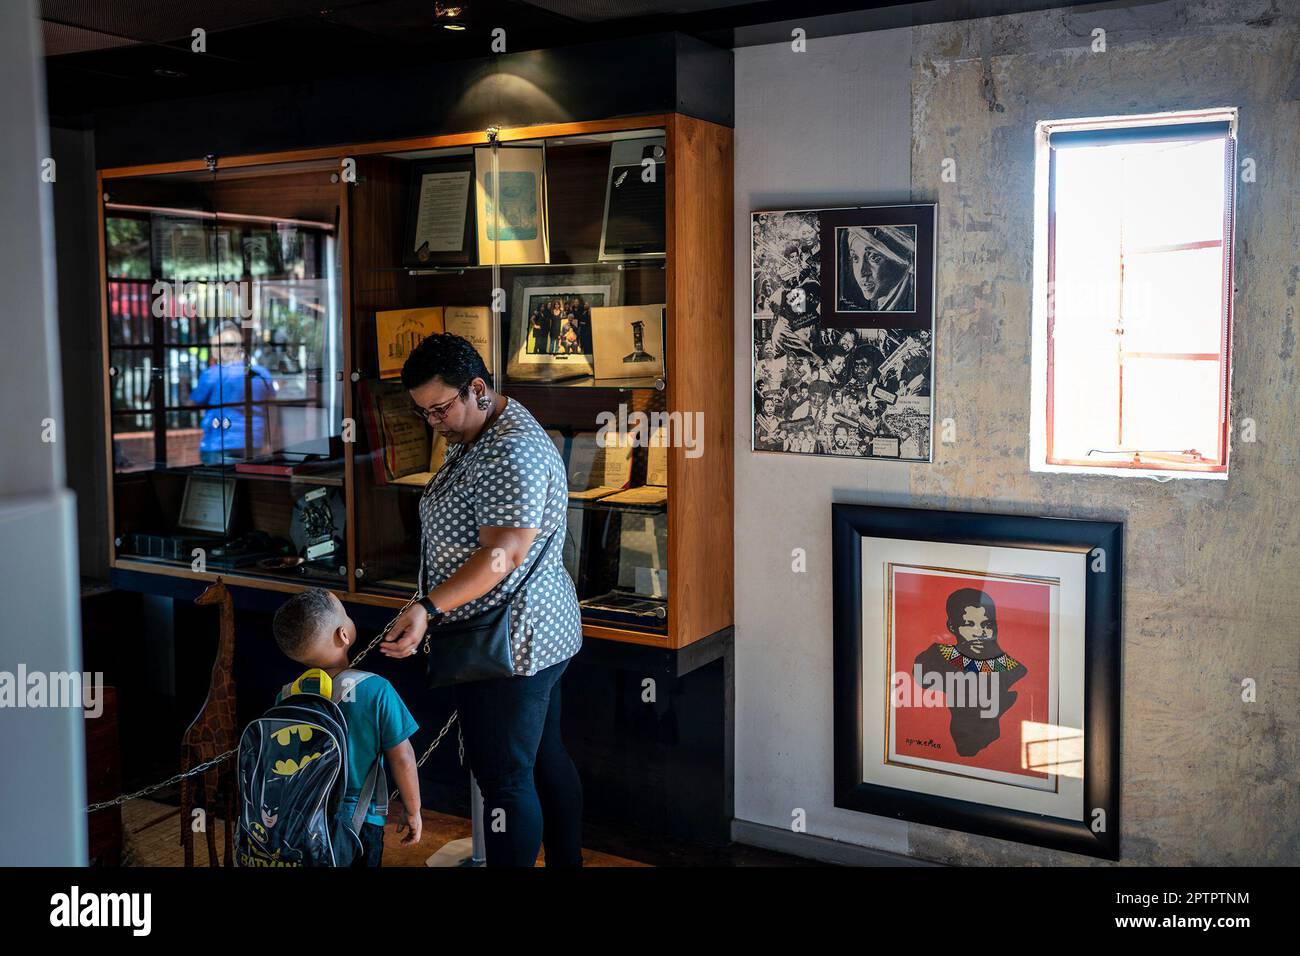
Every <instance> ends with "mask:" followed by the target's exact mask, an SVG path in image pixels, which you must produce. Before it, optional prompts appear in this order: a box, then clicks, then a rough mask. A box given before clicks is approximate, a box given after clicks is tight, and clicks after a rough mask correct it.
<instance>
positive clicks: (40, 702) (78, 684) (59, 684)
mask: <svg viewBox="0 0 1300 956" xmlns="http://www.w3.org/2000/svg"><path fill="white" fill-rule="evenodd" d="M38 707H41V708H44V707H80V708H83V709H84V710H85V711H86V716H87V717H91V718H95V717H98V716H99V715H100V714H102V713H103V712H104V674H103V672H102V671H95V672H94V673H89V672H87V673H82V672H80V671H29V670H28V669H27V665H26V664H19V665H18V669H17V670H16V671H0V708H12V709H15V710H17V709H23V708H38Z"/></svg>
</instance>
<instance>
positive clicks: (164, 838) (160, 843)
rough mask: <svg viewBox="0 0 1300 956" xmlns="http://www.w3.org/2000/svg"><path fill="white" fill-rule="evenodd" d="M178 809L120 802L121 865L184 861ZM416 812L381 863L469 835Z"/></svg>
mask: <svg viewBox="0 0 1300 956" xmlns="http://www.w3.org/2000/svg"><path fill="white" fill-rule="evenodd" d="M180 813H181V811H180V808H179V807H174V806H170V805H169V804H166V803H155V802H153V801H152V800H131V801H128V802H127V803H125V804H123V805H122V828H123V831H124V841H123V842H124V850H123V857H124V858H123V861H122V862H123V865H124V866H183V865H184V862H185V856H184V851H183V850H182V848H181V842H180ZM421 815H422V816H423V817H424V833H423V835H422V837H421V839H420V843H419V844H418V845H416V846H413V847H405V846H402V845H401V839H402V837H401V834H399V833H398V832H397V828H396V825H394V824H391V823H390V824H389V825H388V828H387V831H386V832H385V834H384V866H425V865H426V861H427V860H428V859H429V857H431V856H432V855H433V854H434V853H435V852H436V851H437V850H438V849H440V848H441V847H442V846H443V845H444V844H446V843H449V842H451V841H452V840H460V839H464V838H468V837H469V835H470V822H469V820H466V819H464V818H462V817H453V816H449V815H447V814H444V813H435V812H434V811H432V810H425V811H423V812H422V814H421ZM213 825H214V827H215V829H214V833H213V836H214V837H215V838H216V843H217V855H218V857H220V856H221V854H223V853H224V852H225V851H224V843H223V841H224V839H225V824H224V823H223V822H222V821H221V820H214V821H213ZM545 856H546V854H545V851H543V852H542V853H541V854H539V855H538V857H537V861H538V863H539V864H540V863H542V862H543V861H544V860H545ZM582 859H583V862H584V863H585V864H586V865H587V866H646V865H648V864H645V863H638V862H636V861H635V860H629V859H625V858H624V857H620V856H612V855H610V854H608V853H599V852H597V851H595V850H583V851H582ZM194 865H195V866H207V865H208V849H207V841H206V837H205V835H204V834H202V833H196V834H194Z"/></svg>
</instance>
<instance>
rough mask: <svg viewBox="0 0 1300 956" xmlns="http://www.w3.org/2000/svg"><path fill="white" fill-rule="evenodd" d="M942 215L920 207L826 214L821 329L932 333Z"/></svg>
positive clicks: (823, 222)
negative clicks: (936, 235)
mask: <svg viewBox="0 0 1300 956" xmlns="http://www.w3.org/2000/svg"><path fill="white" fill-rule="evenodd" d="M936 210H937V207H936V206H935V205H934V204H933V203H922V204H918V205H910V206H865V207H859V208H856V209H832V210H826V211H823V212H822V214H821V255H822V276H823V279H822V283H821V318H822V324H823V325H825V326H828V327H830V328H841V329H861V328H874V329H927V330H928V329H930V328H931V326H932V325H933V322H934V232H935V220H936Z"/></svg>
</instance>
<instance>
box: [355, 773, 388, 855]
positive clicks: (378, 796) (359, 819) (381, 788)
mask: <svg viewBox="0 0 1300 956" xmlns="http://www.w3.org/2000/svg"><path fill="white" fill-rule="evenodd" d="M371 800H374V801H375V813H377V814H379V816H381V817H383V816H387V815H388V774H386V773H385V772H384V755H383V754H379V755H378V756H377V757H375V762H374V763H373V764H372V765H371V767H370V773H368V774H366V782H365V783H363V784H362V785H361V792H360V793H359V794H358V795H357V808H356V809H355V810H353V811H352V832H353V833H355V834H357V835H358V836H360V835H361V826H362V824H364V823H365V822H366V814H368V813H369V812H370V801H371Z"/></svg>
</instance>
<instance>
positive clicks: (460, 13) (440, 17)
mask: <svg viewBox="0 0 1300 956" xmlns="http://www.w3.org/2000/svg"><path fill="white" fill-rule="evenodd" d="M433 17H434V19H435V20H437V22H438V23H439V24H441V25H442V28H443V29H444V30H465V29H468V28H469V22H468V21H469V18H468V16H467V5H466V4H464V3H442V2H441V0H439V2H435V3H434V5H433Z"/></svg>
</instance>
